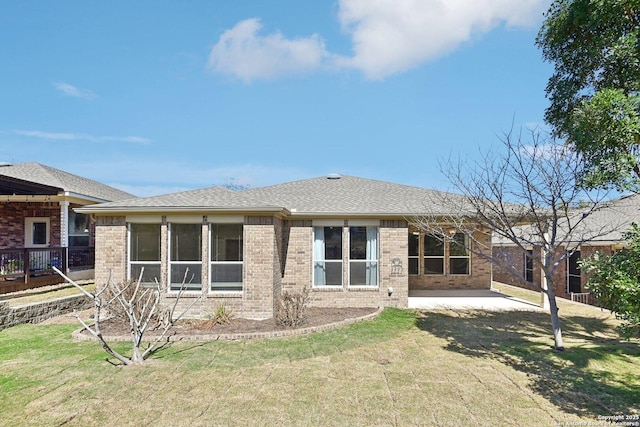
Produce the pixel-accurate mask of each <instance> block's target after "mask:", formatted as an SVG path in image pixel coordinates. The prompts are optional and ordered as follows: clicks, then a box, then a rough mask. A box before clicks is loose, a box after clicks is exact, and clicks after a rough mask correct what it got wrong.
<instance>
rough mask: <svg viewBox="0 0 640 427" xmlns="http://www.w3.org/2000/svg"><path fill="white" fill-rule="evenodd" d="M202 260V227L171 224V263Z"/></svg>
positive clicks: (198, 225)
mask: <svg viewBox="0 0 640 427" xmlns="http://www.w3.org/2000/svg"><path fill="white" fill-rule="evenodd" d="M201 259H202V226H201V225H200V224H171V261H200V260H201Z"/></svg>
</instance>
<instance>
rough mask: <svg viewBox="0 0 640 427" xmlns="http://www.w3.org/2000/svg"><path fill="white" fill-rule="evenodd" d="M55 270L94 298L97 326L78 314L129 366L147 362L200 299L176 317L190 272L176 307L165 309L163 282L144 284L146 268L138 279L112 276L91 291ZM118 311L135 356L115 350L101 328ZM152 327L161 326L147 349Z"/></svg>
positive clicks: (105, 346) (104, 343)
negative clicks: (146, 336)
mask: <svg viewBox="0 0 640 427" xmlns="http://www.w3.org/2000/svg"><path fill="white" fill-rule="evenodd" d="M53 269H54V270H55V271H56V273H58V274H59V275H60V276H62V277H63V278H64V279H65V280H66V281H67V282H68V283H70V284H71V285H73V286H75V287H76V288H78V289H80V290H81V291H82V293H84V294H85V295H86V296H87V297H89V298H91V300H93V303H94V309H95V311H94V323H93V325H88V324H87V323H86V322H85V321H84V320H82V319H81V318H80V316H79V315H78V314H76V317H77V319H78V320H79V321H80V323H81V324H82V326H84V328H85V329H86V330H87V331H88V332H89V333H90V334H91V335H93V336H94V337H95V338H96V339H97V340H98V342H99V343H100V345H101V346H102V348H103V349H104V350H105V351H106V352H107V353H109V354H110V355H111V356H113V357H115V358H116V359H118V360H119V361H120V362H122V363H123V364H125V365H135V364H142V363H144V361H145V360H146V359H147V358H148V357H149V356H150V355H151V354H152V352H153V351H154V350H156V349H157V348H158V345H159V344H160V342H161V341H162V340H163V339H164V338H165V337H166V336H167V334H168V332H169V330H170V329H171V328H172V327H173V326H174V325H175V323H176V322H177V321H178V320H180V318H181V317H182V316H184V314H185V313H186V312H187V311H189V309H190V308H191V307H192V306H193V304H195V302H197V300H194V301H193V302H192V304H191V305H190V306H189V307H188V308H187V309H185V310H184V311H183V312H182V313H181V314H180V315H178V316H177V317H174V313H175V309H176V306H177V305H178V301H179V300H180V297H181V295H182V291H183V290H184V288H185V286H184V285H185V282H186V279H187V273H188V271H187V273H185V278H184V280H183V282H182V286H181V290H180V292H179V293H178V295H177V296H176V299H175V301H174V304H173V306H172V307H170V308H168V309H166V310H164V311H162V305H161V302H160V296H161V289H160V284H159V283H158V281H157V280H156V281H155V284H154V285H153V286H148V285H146V284H145V285H144V286H143V285H142V275H143V273H144V269H142V271H141V272H140V277H138V279H137V280H130V281H128V282H124V283H115V282H113V281H111V278H109V280H108V281H107V284H106V285H105V286H102V287H101V288H99V289H97V290H96V291H95V292H89V291H87V290H86V289H84V288H83V287H81V286H80V285H78V284H77V283H76V282H75V281H73V280H72V279H70V278H69V277H67V276H66V275H65V274H64V273H62V272H61V271H60V270H59V269H57V268H56V267H53ZM105 312H107V313H105ZM114 314H116V317H118V318H119V320H121V321H126V322H128V325H129V332H130V335H131V344H132V354H131V357H127V356H125V355H123V354H121V353H119V352H117V351H116V350H114V349H113V347H111V345H109V343H107V341H106V340H105V338H104V336H103V335H102V331H101V329H100V324H101V321H102V320H104V319H105V317H107V316H108V317H112V316H113V315H114ZM151 328H159V330H160V332H159V333H158V334H157V335H156V337H155V338H154V339H153V340H152V341H149V343H148V345H147V346H146V348H143V343H144V340H143V338H144V334H145V333H146V332H147V331H148V330H149V329H151Z"/></svg>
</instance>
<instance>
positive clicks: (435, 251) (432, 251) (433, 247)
mask: <svg viewBox="0 0 640 427" xmlns="http://www.w3.org/2000/svg"><path fill="white" fill-rule="evenodd" d="M424 256H444V244H443V243H442V240H440V239H436V238H435V237H433V236H427V235H425V236H424Z"/></svg>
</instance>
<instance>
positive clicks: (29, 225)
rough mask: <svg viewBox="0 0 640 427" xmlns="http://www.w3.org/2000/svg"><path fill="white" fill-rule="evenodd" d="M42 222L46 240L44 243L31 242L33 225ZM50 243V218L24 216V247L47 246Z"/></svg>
mask: <svg viewBox="0 0 640 427" xmlns="http://www.w3.org/2000/svg"><path fill="white" fill-rule="evenodd" d="M39 223H44V224H45V227H46V231H45V232H46V235H47V241H46V242H45V243H42V244H40V243H33V237H34V236H33V234H34V233H33V227H34V225H35V224H39ZM50 244H51V219H50V218H49V217H48V216H47V217H25V219H24V247H25V248H48V247H49V245H50Z"/></svg>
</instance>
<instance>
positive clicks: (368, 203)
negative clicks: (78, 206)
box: [82, 175, 461, 217]
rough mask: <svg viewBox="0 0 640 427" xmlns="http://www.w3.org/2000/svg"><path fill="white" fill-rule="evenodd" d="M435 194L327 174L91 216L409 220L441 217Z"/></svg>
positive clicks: (179, 196)
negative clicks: (217, 214) (224, 214)
mask: <svg viewBox="0 0 640 427" xmlns="http://www.w3.org/2000/svg"><path fill="white" fill-rule="evenodd" d="M444 196H446V197H449V198H451V197H456V198H460V197H461V196H457V195H452V194H449V193H442V192H438V191H434V190H427V189H424V188H419V187H413V186H408V185H401V184H394V183H390V182H384V181H377V180H371V179H365V178H358V177H353V176H344V175H329V176H322V177H317V178H311V179H305V180H301V181H293V182H287V183H284V184H278V185H272V186H268V187H262V188H255V189H250V190H244V191H239V192H236V191H230V190H227V189H225V188H221V187H211V188H205V189H201V190H193V191H186V192H181V193H173V194H167V195H162V196H155V197H147V198H142V199H132V200H126V201H123V202H113V203H104V204H100V205H94V206H90V207H86V208H83V209H82V212H87V213H98V214H99V213H116V212H162V211H173V212H176V211H183V212H203V211H232V210H235V211H238V212H240V211H243V212H245V211H254V212H282V213H283V214H285V215H291V216H309V217H310V216H314V217H317V216H345V215H348V216H396V217H401V216H410V215H417V214H433V215H437V214H443V213H448V212H447V206H446V205H445V204H443V203H442V200H444V199H445V198H446V197H444Z"/></svg>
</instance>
